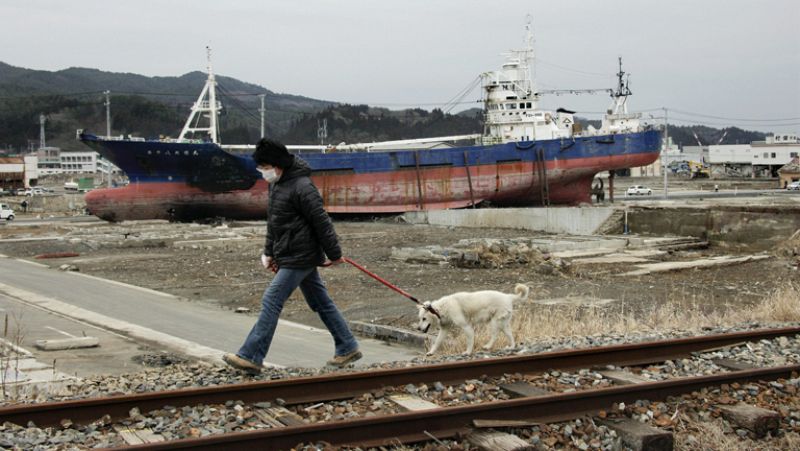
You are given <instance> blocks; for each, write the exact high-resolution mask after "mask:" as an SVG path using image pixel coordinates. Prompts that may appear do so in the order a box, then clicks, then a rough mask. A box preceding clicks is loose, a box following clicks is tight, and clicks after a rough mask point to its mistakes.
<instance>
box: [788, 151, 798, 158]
mask: <svg viewBox="0 0 800 451" xmlns="http://www.w3.org/2000/svg"><path fill="white" fill-rule="evenodd" d="M789 158H797V152H789Z"/></svg>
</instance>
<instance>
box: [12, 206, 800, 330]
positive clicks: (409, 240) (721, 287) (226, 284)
mask: <svg viewBox="0 0 800 451" xmlns="http://www.w3.org/2000/svg"><path fill="white" fill-rule="evenodd" d="M334 223H335V227H336V230H337V232H338V234H339V235H340V239H341V244H342V248H343V250H344V253H345V256H347V257H349V258H351V259H353V260H354V261H356V262H358V263H360V264H361V265H363V266H365V267H367V268H368V269H370V270H371V271H373V272H375V273H376V274H378V275H380V276H381V277H383V278H384V279H386V280H388V281H390V282H391V283H393V284H395V285H397V286H398V287H400V288H402V289H403V290H405V291H407V292H409V293H411V294H413V295H414V296H416V297H417V298H419V299H421V300H434V299H436V298H438V297H440V296H443V295H446V294H450V293H453V292H456V291H471V290H481V289H497V290H502V291H507V292H510V291H511V290H512V288H513V286H514V284H516V283H525V284H528V285H529V286H531V287H532V292H531V293H532V295H531V297H532V298H533V299H547V298H561V297H570V296H573V297H574V296H586V297H593V298H602V299H614V300H617V301H620V302H616V303H614V304H611V305H612V308H614V307H613V306H614V305H617V307H616V308H623V309H628V311H631V310H633V311H635V310H637V309H641V310H646V309H647V308H650V307H652V306H654V305H658V304H660V303H663V302H666V301H678V302H679V303H686V304H687V305H691V306H693V307H695V308H700V309H701V310H704V311H711V310H715V309H725V308H729V307H741V306H746V305H751V304H753V303H755V302H757V301H758V300H760V299H762V298H763V297H764V296H766V295H768V294H770V293H771V292H772V291H773V290H775V289H776V288H778V287H780V286H781V285H782V284H783V283H785V281H786V280H791V279H795V278H797V277H798V272H797V269H796V267H795V266H793V265H795V263H794V261H793V260H792V259H791V258H790V257H786V256H778V255H775V256H774V257H773V258H770V259H766V260H761V261H756V262H749V263H744V264H739V265H734V266H724V267H715V268H709V269H694V270H682V271H674V272H667V273H656V274H652V275H645V276H635V277H619V276H618V275H617V274H619V273H621V272H625V271H627V270H629V269H631V268H630V265H629V264H624V263H620V264H597V265H569V264H561V265H559V264H553V261H554V259H549V260H547V258H548V256H546V255H544V256H539V257H538V258H537V259H534V261H532V262H529V263H511V264H505V265H502V266H501V267H494V268H460V267H454V266H452V265H449V264H424V263H408V262H405V261H399V260H395V259H392V258H390V255H391V253H392V248H400V247H422V246H430V245H441V246H450V245H453V244H455V243H456V242H457V241H459V240H461V239H470V238H517V237H531V236H539V237H541V236H545V235H542V234H538V233H532V232H526V231H521V230H510V229H474V228H452V227H437V226H428V225H411V224H407V223H404V222H401V221H399V219H398V218H396V217H384V218H380V219H371V220H353V219H352V218H335V221H334ZM240 226H241V227H240ZM151 227H156V228H157V229H158V232H156V233H155V234H156V238H153V239H147V240H141V241H138V242H136V243H131V246H127V247H119V246H117V245H114V246H112V245H98V244H97V243H96V242H92V241H91V240H87V239H82V238H75V237H72V238H69V237H70V236H72V235H70V234H74V233H75V230H76V229H86V230H83V231H82V232H81V233H82V234H83V235H81V236H84V237H85V236H87V235H93V236H101V235H103V234H105V235H109V236H116V238H114V240H117V241H122V242H124V241H125V240H126V239H129V238H130V237H131V236H137V235H143V234H145V233H146V231H147V230H148V228H151ZM187 227H188V229H187ZM192 227H194V229H192ZM203 227H205V229H203ZM172 228H174V229H175V230H179V231H183V232H181V233H184V232H185V231H186V230H190V229H191V230H197V229H203V230H208V233H209V234H211V235H213V234H214V233H222V232H226V233H227V231H234V232H235V231H248V233H242V234H243V235H245V236H246V238H245V239H240V240H231V241H229V242H226V244H225V245H224V246H219V247H215V248H210V249H209V248H207V247H206V246H191V245H189V246H176V245H175V242H176V241H177V240H176V238H175V236H172V235H170V234H169V233H168V231H170V230H171V229H172ZM263 233H264V226H263V225H261V224H259V223H247V224H234V223H231V224H227V225H226V226H225V227H223V228H222V229H218V228H214V227H212V226H187V225H178V224H167V223H160V224H157V225H156V226H153V224H152V223H151V222H142V223H125V224H123V225H108V224H105V223H97V224H95V225H92V226H90V227H87V226H82V227H76V226H75V225H74V224H71V223H61V222H52V223H48V224H43V225H29V226H28V225H23V224H17V225H14V226H13V227H5V228H4V229H0V238H4V239H3V240H0V253H3V254H6V255H9V256H14V257H21V258H29V259H32V258H34V257H35V256H37V255H40V254H45V253H54V252H74V253H77V254H79V256H77V257H71V258H57V259H45V260H37V261H39V262H42V263H46V264H49V265H51V266H54V267H58V266H61V265H64V264H70V265H74V266H75V267H76V268H77V269H78V270H79V271H81V272H83V273H87V274H91V275H95V276H99V277H103V278H108V279H112V280H117V281H120V282H125V283H130V284H133V285H138V286H143V287H147V288H151V289H155V290H161V291H165V292H168V293H172V294H175V295H178V296H182V297H184V298H187V299H189V300H193V301H197V302H210V303H214V304H219V305H221V306H222V307H224V308H230V309H233V308H238V307H247V308H250V309H252V311H253V312H257V311H258V309H259V306H260V299H261V294H262V293H263V290H264V288H265V287H266V286H267V283H268V282H269V280H270V279H271V277H272V274H271V273H268V272H267V271H265V270H264V269H263V268H262V267H261V264H260V261H259V256H260V254H261V249H262V245H263ZM64 235H66V236H67V237H68V239H66V240H61V241H53V240H49V241H13V240H8V239H9V238H25V237H35V236H38V237H48V236H64ZM117 235H118V236H117ZM178 235H180V233H178ZM158 236H163V237H164V238H163V239H159V238H158ZM112 241H113V240H112ZM746 251H747V250H746V249H737V252H738V253H742V252H746ZM722 253H725V254H730V253H731V252H730V250H724V251H723V250H721V249H715V248H713V247H712V248H709V249H705V250H699V251H698V250H687V251H675V252H669V253H666V254H664V255H662V256H659V257H657V259H661V260H665V261H679V260H687V259H694V258H699V257H702V256H708V255H719V254H722ZM320 271H321V273H322V275H323V278H324V279H325V280H326V282H327V284H328V288H329V291H330V293H331V296H332V298H333V299H334V301H335V302H336V303H337V305H338V306H339V307H340V309H341V310H342V311H343V313H344V315H345V317H346V318H347V319H349V320H359V321H368V322H377V323H381V324H387V325H394V326H399V327H410V326H411V324H412V323H413V321H414V319H415V317H416V308H415V306H414V304H413V303H412V302H411V301H410V300H408V299H406V298H404V297H402V296H400V295H399V294H397V293H395V292H394V291H391V290H389V289H388V288H386V287H384V286H383V285H381V284H379V283H378V282H377V281H375V280H373V279H371V278H369V277H367V276H366V275H365V274H363V273H362V272H360V271H358V270H357V269H356V268H354V267H352V266H350V265H346V264H345V265H340V266H337V267H333V268H324V269H321V270H320ZM282 318H284V319H289V320H292V321H297V322H301V323H305V324H310V325H314V326H321V323H320V322H319V320H318V318H317V317H316V315H315V314H314V313H313V312H311V311H310V309H309V308H308V307H307V306H306V305H305V302H304V301H303V299H302V295H300V293H299V291H298V292H295V293H294V294H293V295H292V297H291V298H290V300H289V301H288V302H287V304H286V308H285V310H284V312H283V315H282Z"/></svg>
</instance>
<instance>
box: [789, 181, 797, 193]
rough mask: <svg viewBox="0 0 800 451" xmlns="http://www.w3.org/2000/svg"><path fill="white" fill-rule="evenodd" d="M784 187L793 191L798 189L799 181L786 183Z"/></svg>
mask: <svg viewBox="0 0 800 451" xmlns="http://www.w3.org/2000/svg"><path fill="white" fill-rule="evenodd" d="M786 189H788V190H793V191H800V181H797V182H792V183H790V184H788V185H786Z"/></svg>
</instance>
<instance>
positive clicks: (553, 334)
mask: <svg viewBox="0 0 800 451" xmlns="http://www.w3.org/2000/svg"><path fill="white" fill-rule="evenodd" d="M651 304H657V305H656V306H654V307H651V308H645V309H642V308H640V307H639V306H640V305H641V302H637V303H636V304H635V305H632V304H631V303H626V302H625V301H624V300H623V301H621V304H620V305H616V306H613V304H612V306H613V307H611V306H605V307H587V306H580V305H555V306H552V305H547V306H545V305H537V304H536V303H535V301H534V302H531V303H527V304H522V305H520V304H517V305H516V309H515V312H514V319H513V321H512V327H513V331H514V337H515V339H516V340H517V342H519V343H524V342H536V341H540V340H541V339H545V338H546V339H552V338H558V337H569V336H587V335H600V334H612V335H614V334H626V333H632V332H653V331H667V330H690V331H691V330H699V329H700V328H702V327H717V326H733V325H736V324H742V323H747V322H753V321H757V322H795V321H800V284H798V283H797V282H787V283H786V284H785V285H783V286H782V287H781V288H779V289H777V290H775V291H774V292H773V293H771V294H770V295H769V296H766V297H765V298H764V299H763V300H762V301H761V302H760V303H758V304H756V305H754V306H741V307H736V308H734V307H731V306H728V305H724V304H723V305H721V308H718V309H711V310H709V308H708V305H713V304H714V302H709V301H708V300H700V299H698V298H697V296H690V295H685V294H684V293H676V294H675V295H674V296H673V297H671V298H669V299H665V300H664V301H663V302H660V303H659V302H652V303H651ZM722 307H724V308H722ZM632 308H637V310H635V311H634V310H633V309H632ZM475 335H476V337H475V349H476V350H479V349H480V347H481V346H482V345H483V344H484V343H486V342H487V341H488V339H489V331H488V328H487V327H483V328H479V329H477V330H476V334H475ZM507 344H508V343H507V342H506V339H505V337H503V336H502V334H501V337H500V338H498V341H497V342H496V344H495V348H499V347H501V346H506V345H507ZM464 349H466V344H465V341H464V338H463V336H459V337H458V338H457V339H453V340H447V341H445V343H444V345H443V346H442V348H441V350H440V351H439V352H440V353H444V354H458V353H461V352H463V351H464Z"/></svg>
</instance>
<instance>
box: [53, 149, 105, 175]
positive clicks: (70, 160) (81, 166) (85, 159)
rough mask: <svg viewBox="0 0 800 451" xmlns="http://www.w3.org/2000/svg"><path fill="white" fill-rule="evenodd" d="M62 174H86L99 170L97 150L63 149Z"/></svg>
mask: <svg viewBox="0 0 800 451" xmlns="http://www.w3.org/2000/svg"><path fill="white" fill-rule="evenodd" d="M60 160H61V173H62V174H84V173H91V174H94V173H95V172H97V152H95V151H93V150H80V151H62V152H61V158H60Z"/></svg>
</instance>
